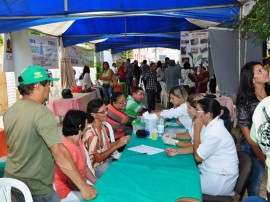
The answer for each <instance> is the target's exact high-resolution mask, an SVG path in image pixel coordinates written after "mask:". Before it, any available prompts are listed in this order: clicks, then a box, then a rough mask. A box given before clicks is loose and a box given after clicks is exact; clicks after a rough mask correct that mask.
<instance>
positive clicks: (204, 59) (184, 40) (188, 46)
mask: <svg viewBox="0 0 270 202" xmlns="http://www.w3.org/2000/svg"><path fill="white" fill-rule="evenodd" d="M189 54H192V55H193V61H192V58H191V57H190V55H189ZM180 57H181V62H182V64H184V63H185V62H189V63H190V65H191V66H194V67H196V66H198V65H199V64H200V63H203V64H204V65H205V66H208V30H199V31H184V32H181V56H180ZM199 58H201V59H200V60H197V59H199Z"/></svg>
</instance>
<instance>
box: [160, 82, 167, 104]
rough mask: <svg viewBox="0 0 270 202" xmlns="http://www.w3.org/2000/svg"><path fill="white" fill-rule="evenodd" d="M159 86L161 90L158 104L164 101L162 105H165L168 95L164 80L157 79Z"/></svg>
mask: <svg viewBox="0 0 270 202" xmlns="http://www.w3.org/2000/svg"><path fill="white" fill-rule="evenodd" d="M159 83H160V86H161V92H160V104H162V103H164V104H163V105H164V107H167V102H168V95H167V89H166V84H165V82H164V81H159Z"/></svg>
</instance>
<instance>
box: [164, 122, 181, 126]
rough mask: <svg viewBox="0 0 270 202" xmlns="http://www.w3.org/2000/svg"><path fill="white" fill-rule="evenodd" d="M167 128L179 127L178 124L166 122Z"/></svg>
mask: <svg viewBox="0 0 270 202" xmlns="http://www.w3.org/2000/svg"><path fill="white" fill-rule="evenodd" d="M166 126H179V125H178V124H177V123H176V122H166Z"/></svg>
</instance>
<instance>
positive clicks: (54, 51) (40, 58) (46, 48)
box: [29, 34, 59, 69]
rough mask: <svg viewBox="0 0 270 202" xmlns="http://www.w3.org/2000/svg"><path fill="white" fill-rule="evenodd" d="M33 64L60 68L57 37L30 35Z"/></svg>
mask: <svg viewBox="0 0 270 202" xmlns="http://www.w3.org/2000/svg"><path fill="white" fill-rule="evenodd" d="M29 40H30V46H31V51H32V59H33V65H38V66H42V67H44V68H45V69H58V68H59V65H58V45H57V38H53V37H41V36H36V35H32V34H31V35H29Z"/></svg>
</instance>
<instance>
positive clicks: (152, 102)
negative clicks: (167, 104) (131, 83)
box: [146, 90, 156, 112]
mask: <svg viewBox="0 0 270 202" xmlns="http://www.w3.org/2000/svg"><path fill="white" fill-rule="evenodd" d="M146 94H147V104H148V111H149V112H151V110H155V108H156V99H155V97H156V90H146Z"/></svg>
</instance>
